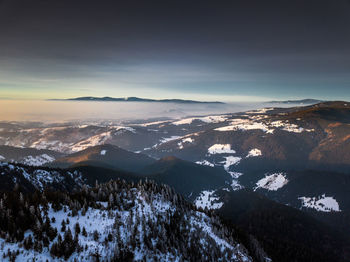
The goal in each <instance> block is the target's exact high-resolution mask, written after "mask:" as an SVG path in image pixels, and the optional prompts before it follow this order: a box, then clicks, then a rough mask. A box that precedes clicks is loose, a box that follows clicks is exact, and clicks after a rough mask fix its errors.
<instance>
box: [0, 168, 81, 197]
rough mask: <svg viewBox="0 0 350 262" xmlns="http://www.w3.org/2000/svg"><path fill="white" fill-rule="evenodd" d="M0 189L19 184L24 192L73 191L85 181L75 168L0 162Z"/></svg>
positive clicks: (10, 188) (7, 188)
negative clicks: (64, 168)
mask: <svg viewBox="0 0 350 262" xmlns="http://www.w3.org/2000/svg"><path fill="white" fill-rule="evenodd" d="M0 174H1V175H0V191H12V190H14V189H15V188H16V187H18V186H20V187H21V188H22V190H23V191H24V192H34V191H43V190H44V189H48V190H55V191H57V190H59V191H68V192H69V191H74V190H76V189H80V188H81V186H82V185H83V184H84V183H85V179H84V178H83V176H82V174H81V173H80V172H79V171H77V170H71V171H69V170H61V169H52V168H46V167H35V166H26V165H22V164H13V163H0Z"/></svg>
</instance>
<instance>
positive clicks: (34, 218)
mask: <svg viewBox="0 0 350 262" xmlns="http://www.w3.org/2000/svg"><path fill="white" fill-rule="evenodd" d="M0 198H1V199H0V202H1V208H2V210H5V212H1V214H0V229H1V235H0V242H1V245H2V246H3V248H2V249H1V255H2V259H3V261H14V260H15V259H17V260H20V261H23V260H31V259H34V257H35V258H36V259H39V260H41V261H45V260H50V261H61V260H62V259H64V260H65V261H76V260H78V261H83V260H84V261H96V260H102V261H105V260H110V259H111V260H113V261H143V260H146V261H164V260H166V261H198V260H202V259H205V260H206V261H247V262H248V261H253V260H252V258H251V257H250V256H249V255H248V252H247V250H246V249H245V248H244V246H243V245H241V244H240V243H239V242H238V240H237V239H236V238H235V237H234V235H235V234H234V232H233V231H232V229H230V228H227V227H226V226H225V225H224V224H223V223H222V222H221V221H220V219H219V218H218V217H215V216H212V215H208V214H206V213H203V212H200V211H197V210H196V209H194V208H193V206H192V205H191V204H189V203H187V202H186V201H185V200H184V199H183V198H182V197H181V196H180V195H177V194H176V193H174V191H173V190H171V189H170V188H169V187H167V186H157V185H156V184H154V183H151V182H146V183H138V184H137V185H135V184H128V183H125V182H123V181H121V180H116V181H113V182H110V183H108V184H101V185H99V186H97V187H95V188H92V189H88V188H87V187H83V189H82V190H81V191H79V192H76V193H74V194H69V193H58V192H45V193H43V194H40V193H36V194H34V195H33V194H29V195H28V194H23V193H21V192H19V191H14V192H9V193H2V194H1V195H0ZM8 214H11V215H8ZM12 216H14V217H15V218H16V222H15V221H14V220H12Z"/></svg>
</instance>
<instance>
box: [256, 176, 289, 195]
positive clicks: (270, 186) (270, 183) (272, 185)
mask: <svg viewBox="0 0 350 262" xmlns="http://www.w3.org/2000/svg"><path fill="white" fill-rule="evenodd" d="M287 183H288V179H287V177H286V175H285V174H284V173H275V174H272V175H266V176H265V177H264V178H262V179H260V180H259V181H258V182H256V187H255V188H254V191H255V190H257V189H258V188H264V189H267V190H269V191H277V190H278V189H280V188H282V187H283V186H285V185H286V184H287Z"/></svg>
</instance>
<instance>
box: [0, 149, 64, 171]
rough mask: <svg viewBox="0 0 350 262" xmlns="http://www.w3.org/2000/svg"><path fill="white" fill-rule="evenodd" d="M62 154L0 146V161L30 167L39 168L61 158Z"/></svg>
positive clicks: (45, 150) (44, 150)
mask: <svg viewBox="0 0 350 262" xmlns="http://www.w3.org/2000/svg"><path fill="white" fill-rule="evenodd" d="M63 156H64V154H62V153H60V152H56V151H52V150H47V149H41V150H38V149H35V148H21V147H12V146H4V145H0V161H3V162H17V163H22V164H26V165H32V166H41V165H44V164H46V163H50V162H52V161H54V160H55V159H56V158H60V157H63Z"/></svg>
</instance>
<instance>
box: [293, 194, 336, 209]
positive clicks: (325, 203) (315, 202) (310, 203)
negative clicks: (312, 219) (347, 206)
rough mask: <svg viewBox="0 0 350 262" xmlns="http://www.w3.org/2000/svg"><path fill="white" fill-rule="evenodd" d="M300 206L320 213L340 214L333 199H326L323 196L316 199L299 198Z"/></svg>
mask: <svg viewBox="0 0 350 262" xmlns="http://www.w3.org/2000/svg"><path fill="white" fill-rule="evenodd" d="M298 199H300V200H301V202H302V203H301V206H302V207H306V208H313V209H316V210H317V211H321V212H340V211H341V210H340V208H339V204H338V202H337V200H336V199H335V198H333V197H326V195H325V194H323V195H322V196H318V197H299V198H298Z"/></svg>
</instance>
